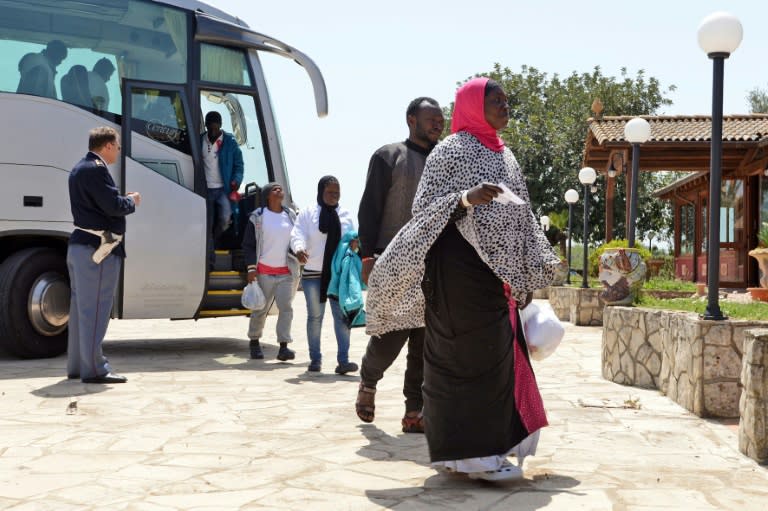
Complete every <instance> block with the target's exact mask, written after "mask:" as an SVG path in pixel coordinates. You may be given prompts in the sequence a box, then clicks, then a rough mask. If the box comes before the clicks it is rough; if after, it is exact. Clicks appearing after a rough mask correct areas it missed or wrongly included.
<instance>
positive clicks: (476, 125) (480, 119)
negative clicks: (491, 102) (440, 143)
mask: <svg viewBox="0 0 768 511" xmlns="http://www.w3.org/2000/svg"><path fill="white" fill-rule="evenodd" d="M486 83H488V78H473V79H472V80H470V81H468V82H467V83H465V84H464V85H462V86H461V88H459V90H458V91H456V103H455V104H454V107H453V119H451V133H456V132H457V131H466V132H467V133H471V134H472V135H474V136H475V137H476V138H477V139H478V140H479V141H480V143H481V144H483V145H484V146H485V147H487V148H488V149H490V150H491V151H495V152H497V153H500V152H502V151H503V150H504V141H503V140H501V139H500V138H499V135H498V134H497V133H496V130H495V129H493V126H491V125H490V124H488V121H486V120H485V84H486Z"/></svg>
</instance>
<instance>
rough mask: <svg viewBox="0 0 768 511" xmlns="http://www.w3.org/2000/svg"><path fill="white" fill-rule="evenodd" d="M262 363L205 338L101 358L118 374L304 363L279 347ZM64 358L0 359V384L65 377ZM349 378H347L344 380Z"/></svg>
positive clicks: (133, 346) (243, 345) (149, 342)
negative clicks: (280, 356) (282, 356)
mask: <svg viewBox="0 0 768 511" xmlns="http://www.w3.org/2000/svg"><path fill="white" fill-rule="evenodd" d="M261 346H262V349H263V351H264V357H265V358H264V360H250V354H249V349H248V340H247V339H235V338H231V337H205V338H194V339H190V338H181V339H121V340H109V341H107V342H105V343H104V346H103V349H104V355H106V356H107V357H108V358H109V360H110V364H111V365H112V366H113V367H114V368H115V371H116V372H118V373H119V374H125V376H128V379H129V380H130V375H131V373H152V372H165V371H217V370H222V369H228V370H231V369H238V370H243V371H273V370H279V369H286V368H290V367H292V366H294V365H296V364H304V363H305V362H296V361H291V362H280V361H278V360H277V359H276V357H277V351H278V349H279V346H278V345H277V344H268V343H264V342H262V343H261ZM66 366H67V361H66V354H63V355H59V356H58V357H54V358H44V359H31V360H24V359H18V358H14V357H11V356H8V355H5V356H2V357H0V380H9V379H14V378H18V377H24V378H29V377H56V376H62V377H63V376H64V373H65V371H66ZM345 378H349V377H345Z"/></svg>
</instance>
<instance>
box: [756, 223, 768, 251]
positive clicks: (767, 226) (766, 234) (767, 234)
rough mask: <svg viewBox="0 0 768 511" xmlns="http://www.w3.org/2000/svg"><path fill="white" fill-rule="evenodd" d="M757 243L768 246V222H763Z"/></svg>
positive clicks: (764, 246) (760, 245)
mask: <svg viewBox="0 0 768 511" xmlns="http://www.w3.org/2000/svg"><path fill="white" fill-rule="evenodd" d="M757 245H758V246H759V247H763V248H768V222H763V223H762V225H761V226H760V231H758V233H757Z"/></svg>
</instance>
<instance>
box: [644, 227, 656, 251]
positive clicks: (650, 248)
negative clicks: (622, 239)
mask: <svg viewBox="0 0 768 511" xmlns="http://www.w3.org/2000/svg"><path fill="white" fill-rule="evenodd" d="M646 236H648V252H650V253H651V256H653V238H655V237H656V233H655V232H653V231H648V232H647V233H646Z"/></svg>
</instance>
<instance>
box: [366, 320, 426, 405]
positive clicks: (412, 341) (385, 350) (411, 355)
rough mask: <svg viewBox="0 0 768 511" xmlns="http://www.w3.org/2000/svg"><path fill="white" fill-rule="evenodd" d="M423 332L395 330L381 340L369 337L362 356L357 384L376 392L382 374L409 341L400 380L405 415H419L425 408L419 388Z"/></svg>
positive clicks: (380, 338)
mask: <svg viewBox="0 0 768 511" xmlns="http://www.w3.org/2000/svg"><path fill="white" fill-rule="evenodd" d="M425 332H426V330H425V329H424V328H423V327H422V328H414V329H411V330H395V331H394V332H387V333H386V334H383V335H382V336H381V337H371V339H370V340H369V341H368V346H367V348H366V350H365V355H363V365H362V366H361V367H360V380H361V381H362V382H363V385H365V386H366V387H372V388H376V384H377V383H378V382H379V380H381V379H382V378H383V377H384V371H386V370H387V369H389V366H391V365H392V363H393V362H394V361H395V359H396V358H397V356H398V355H399V354H400V350H402V349H403V346H405V342H406V341H408V355H407V358H406V366H405V377H404V378H403V395H404V396H405V411H406V412H415V411H420V410H421V408H422V406H423V405H424V399H423V398H422V396H421V384H422V383H423V382H424V334H425Z"/></svg>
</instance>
